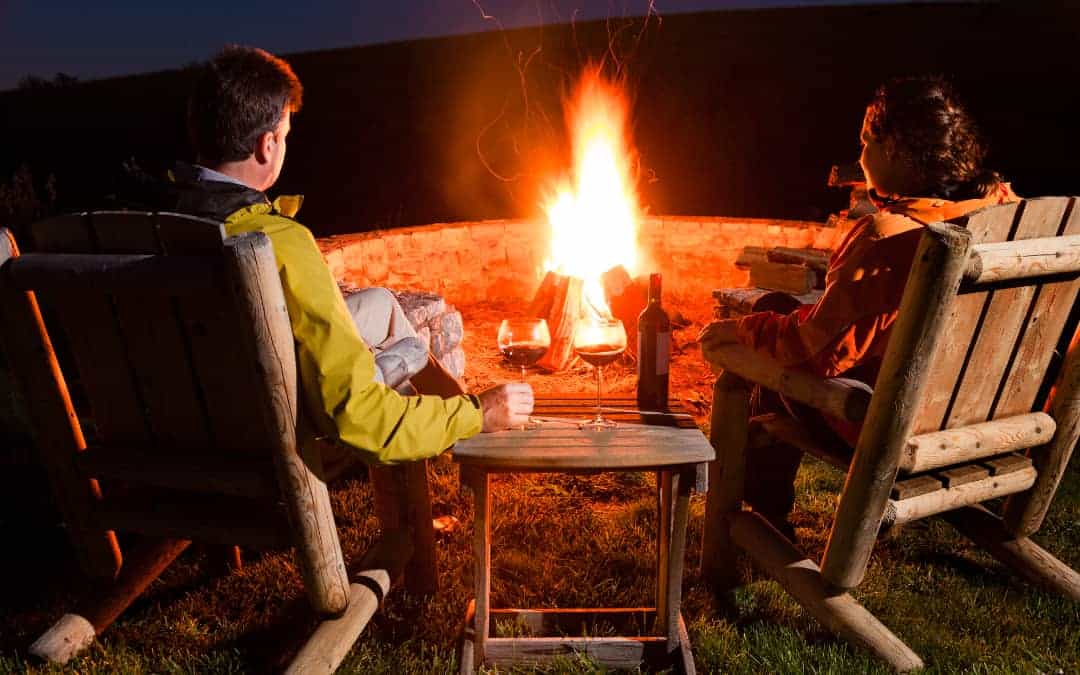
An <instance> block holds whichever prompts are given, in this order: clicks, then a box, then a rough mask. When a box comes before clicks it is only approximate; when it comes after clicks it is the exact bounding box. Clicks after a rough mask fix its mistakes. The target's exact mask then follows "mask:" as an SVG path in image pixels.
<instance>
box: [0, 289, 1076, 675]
mask: <svg viewBox="0 0 1080 675" xmlns="http://www.w3.org/2000/svg"><path fill="white" fill-rule="evenodd" d="M485 310H486V311H487V313H486V314H484V313H482V312H479V310H476V309H475V308H474V309H473V310H471V311H470V315H469V316H468V317H467V319H468V320H469V322H470V333H469V334H468V335H467V336H466V343H467V344H466V349H467V350H468V351H469V354H470V356H469V358H470V370H471V372H472V373H473V375H472V376H471V378H470V381H469V385H470V388H473V389H477V388H480V387H482V386H485V385H486V384H487V383H489V382H490V381H494V380H500V379H508V377H507V375H506V373H507V372H509V371H506V372H504V371H503V370H502V368H503V367H502V365H501V363H500V362H499V361H498V357H497V356H494V355H490V354H485V353H482V352H483V350H482V349H481V347H480V345H478V344H471V341H473V340H480V341H482V340H484V339H486V338H485V337H484V336H486V335H488V334H490V335H491V336H494V331H495V326H497V323H498V318H500V317H501V315H502V313H503V311H502V310H501V309H500V308H485ZM691 319H693V323H695V324H697V325H691V326H690V327H688V328H686V329H684V330H680V331H677V333H676V341H677V346H676V352H675V356H674V358H673V362H672V388H673V391H676V392H678V393H679V395H680V397H681V398H683V400H684V401H690V402H691V403H693V402H694V401H695V400H698V399H701V398H702V395H704V396H705V397H707V396H708V394H709V393H710V387H709V386H708V382H709V381H710V377H709V376H708V374H707V373H706V372H705V371H704V368H703V366H702V365H701V362H700V357H699V356H698V355H697V353H696V350H695V349H691V348H687V345H688V343H689V342H690V341H691V339H692V336H693V335H696V331H697V329H698V328H699V327H700V324H701V322H702V320H703V317H697V316H692V317H691ZM475 336H480V337H475ZM491 342H492V343H493V342H494V340H493V338H492V340H491ZM485 344H486V343H485ZM488 346H489V347H490V345H488ZM487 351H489V352H494V350H493V349H488V350H487ZM474 355H475V358H474ZM485 359H487V361H485ZM488 361H490V363H489V362H488ZM611 370H612V372H611V376H610V377H609V378H607V382H608V383H607V384H605V388H606V390H609V391H632V388H633V382H634V378H633V370H632V366H616V367H613V368H612V369H611ZM623 371H625V372H623ZM588 375H589V373H584V372H581V373H577V372H575V373H570V374H568V375H565V376H562V377H563V379H559V376H547V377H541V376H535V377H531V378H530V380H531V381H532V382H533V384H534V386H535V387H536V388H538V389H539V390H541V391H554V390H570V387H571V386H572V385H574V384H575V383H576V386H578V387H579V388H580V389H579V390H582V391H587V390H588V389H587V388H588V387H589V386H590V385H591V380H590V379H589V377H588ZM511 377H512V374H511ZM701 403H702V405H701V407H700V408H699V410H700V412H701V417H700V418H699V421H701V422H704V415H705V414H706V411H707V410H708V401H707V400H702V401H701ZM2 454H3V453H0V455H2ZM15 456H19V455H18V453H15ZM1078 466H1080V460H1078V459H1074V460H1073V463H1072V468H1071V470H1070V471H1068V472H1067V473H1066V476H1065V478H1064V480H1063V482H1062V485H1061V488H1060V489H1059V491H1058V494H1057V498H1056V500H1055V502H1054V505H1053V508H1052V509H1051V512H1050V515H1049V517H1048V519H1047V521H1046V523H1045V524H1044V526H1043V528H1042V529H1041V530H1040V532H1039V534H1038V535H1037V536H1036V537H1035V538H1036V540H1037V541H1039V542H1040V543H1041V544H1043V545H1044V546H1045V547H1046V548H1047V549H1049V550H1050V551H1051V552H1052V553H1053V554H1055V555H1057V556H1059V557H1060V558H1061V559H1062V560H1063V561H1064V562H1066V563H1068V564H1070V565H1072V566H1073V567H1074V568H1080V470H1078V469H1077V467H1078ZM432 477H433V510H434V512H435V515H444V514H453V515H455V516H457V517H458V518H459V519H460V521H461V526H460V527H458V528H456V529H454V530H452V531H450V532H445V533H442V534H440V535H439V539H438V569H439V581H440V586H441V591H440V593H439V594H438V595H437V596H436V597H432V598H418V597H410V596H409V595H408V594H407V593H405V592H404V591H403V590H402V589H396V590H394V591H393V592H392V593H391V594H390V596H389V598H388V600H387V602H386V603H385V605H384V607H383V609H382V610H381V611H380V612H379V613H378V614H376V616H375V618H374V619H373V620H372V622H371V624H370V625H369V626H368V628H367V630H366V631H365V632H364V634H363V635H362V636H361V638H360V640H359V641H358V643H357V644H356V646H355V647H354V649H353V650H352V652H351V653H350V654H349V656H348V657H347V658H346V660H345V662H344V663H343V664H342V667H341V669H340V671H339V672H343V673H365V674H367V673H387V674H391V673H393V674H397V673H456V672H457V663H458V649H459V644H460V636H461V629H462V625H463V619H464V612H465V606H466V604H467V602H468V600H469V598H470V597H471V596H472V592H471V584H472V572H471V568H472V554H471V542H472V499H471V497H470V496H469V495H468V493H467V492H466V491H464V490H459V488H458V477H457V467H456V466H455V465H454V464H453V462H452V461H450V458H448V457H445V456H444V457H441V458H439V459H438V460H436V461H435V462H433V463H432ZM0 483H2V484H3V485H4V487H5V489H3V490H0V500H2V501H0V536H2V537H3V539H4V541H6V542H8V546H7V547H6V550H5V552H6V553H7V555H5V556H0V574H2V577H0V578H3V579H4V580H5V581H4V582H3V585H2V589H3V591H2V592H3V596H2V599H0V672H22V671H31V672H79V673H87V674H90V673H115V672H123V673H136V672H147V671H151V672H155V673H157V672H160V673H204V672H213V673H232V672H267V671H274V670H280V669H281V668H282V667H283V666H284V664H286V663H288V661H289V659H290V657H291V656H292V655H293V654H295V652H296V650H297V649H298V648H299V647H300V645H301V644H302V643H303V641H304V639H305V638H306V637H307V636H309V635H310V634H311V632H312V630H313V629H314V626H315V623H316V619H315V618H314V617H313V616H312V615H311V613H310V612H309V611H308V609H307V605H306V601H305V599H304V597H303V590H302V588H301V585H300V576H299V573H298V571H297V569H296V567H295V565H294V564H293V562H292V559H291V555H290V553H289V552H282V551H279V552H270V553H263V554H256V553H249V554H246V557H245V566H244V569H243V570H241V571H239V572H234V573H229V572H227V571H225V570H224V569H223V566H222V563H221V560H222V557H223V556H222V555H221V553H220V552H219V551H215V550H214V549H208V548H202V547H193V548H192V549H189V551H188V552H187V553H185V554H184V555H183V556H181V558H180V559H179V560H178V561H177V562H176V563H174V564H173V566H172V567H170V568H169V569H168V570H167V571H166V572H165V573H164V574H163V575H162V576H161V578H160V579H158V580H157V581H156V582H154V583H153V584H151V586H150V587H149V588H148V589H147V591H146V592H145V593H144V594H143V596H142V597H141V598H140V599H139V600H138V601H137V602H136V603H135V604H134V605H133V606H132V607H131V608H130V609H129V610H128V611H127V612H125V613H124V614H123V615H122V616H121V618H120V619H119V620H118V621H117V622H116V623H115V624H114V625H113V626H112V627H111V628H110V629H109V630H108V631H107V632H106V633H105V634H104V635H103V636H102V638H101V639H99V640H98V641H97V642H96V643H95V644H94V646H93V647H91V648H90V649H89V650H88V651H87V652H86V653H85V654H84V655H83V656H81V657H80V658H78V659H76V660H74V661H73V662H72V663H71V664H69V666H68V667H66V668H54V667H42V666H41V665H40V664H35V663H28V661H27V648H28V647H29V645H30V643H31V642H33V640H34V639H35V638H36V637H37V636H38V635H40V634H41V633H42V632H43V631H44V630H45V629H46V628H48V626H49V625H50V624H51V623H52V622H53V621H55V620H56V619H57V618H58V617H59V616H60V615H61V614H62V613H63V612H65V611H68V610H70V609H71V608H72V607H73V606H74V604H75V601H76V600H77V599H78V598H80V597H82V596H83V595H84V594H85V593H86V591H87V587H86V584H85V582H83V581H82V580H81V578H80V577H79V576H78V574H77V571H76V570H75V569H74V565H73V562H72V556H71V554H70V552H69V551H68V549H67V545H66V543H65V538H64V533H63V530H62V528H61V527H60V526H59V525H57V524H56V518H55V517H54V516H52V515H51V511H50V506H49V495H48V490H47V488H46V487H45V484H44V481H43V480H42V477H41V476H40V475H39V474H38V473H36V472H35V470H33V469H32V468H29V467H27V466H26V462H15V463H14V464H8V465H3V466H0ZM842 483H843V476H842V475H840V474H839V473H837V472H835V471H834V470H832V469H830V468H828V467H826V466H824V465H822V464H820V463H817V462H815V461H813V460H806V461H805V462H804V463H803V467H802V470H801V471H800V472H799V477H798V495H799V496H798V500H797V503H796V510H795V514H794V517H793V521H794V524H795V526H796V530H797V533H798V537H799V540H800V541H799V545H800V547H801V548H802V550H803V551H804V552H806V553H807V554H808V555H809V556H810V557H811V558H813V559H820V556H821V553H822V551H823V550H824V546H825V540H826V537H827V535H828V529H829V525H830V524H831V518H832V510H833V508H834V505H835V498H836V495H837V493H838V492H839V490H840V487H841V485H842ZM493 484H494V494H495V502H494V508H493V513H494V523H493V537H494V548H493V552H492V557H493V576H492V597H493V604H494V606H496V607H582V606H585V607H587V606H601V607H602V606H608V607H635V606H649V605H651V604H652V597H653V592H654V581H653V573H654V567H653V565H654V561H655V555H656V552H655V542H654V536H653V532H654V531H655V525H656V514H655V510H654V500H655V496H654V490H655V483H654V479H653V476H652V475H651V474H642V473H628V474H599V475H594V476H574V475H562V474H543V475H531V476H503V477H499V478H497V479H495V480H494V482H493ZM331 498H332V501H333V506H334V512H335V515H336V518H337V524H338V529H339V532H340V537H341V542H342V547H343V549H344V552H345V557H346V560H347V561H357V560H359V559H360V557H361V556H362V555H363V553H364V551H365V550H366V549H367V547H368V546H369V545H370V544H371V542H372V541H373V540H374V538H375V537H376V535H377V533H378V524H377V521H376V519H375V516H374V510H373V506H372V497H371V491H370V488H369V485H368V482H367V480H366V478H365V477H364V476H363V475H353V476H350V477H346V478H344V479H342V480H340V481H338V482H336V483H335V484H333V485H332V486H331ZM703 511H704V497H703V496H699V495H695V496H694V497H693V500H692V502H691V511H690V526H689V537H688V554H687V556H688V557H687V565H686V570H685V577H684V584H683V589H684V590H683V612H684V616H685V617H686V620H687V623H688V628H689V632H690V637H691V641H692V643H693V650H694V657H695V659H696V662H697V668H698V672H702V673H720V672H723V673H755V674H756V673H849V672H859V673H879V672H882V673H883V672H886V670H885V668H884V667H883V666H882V665H881V664H880V663H878V662H876V661H874V660H873V659H871V658H870V657H869V656H867V655H866V654H865V653H863V652H861V651H858V650H856V649H854V648H852V647H850V646H848V645H847V644H846V643H844V642H841V641H839V640H837V639H835V638H833V637H832V636H831V635H830V634H829V633H828V632H826V631H825V630H824V629H823V628H822V627H821V626H820V625H819V624H818V623H817V622H816V621H815V620H813V619H812V618H810V617H809V616H808V615H807V614H806V613H805V612H804V611H803V610H802V609H800V607H799V606H798V605H797V604H796V603H795V602H794V601H792V600H791V599H790V598H789V597H788V596H787V595H786V594H784V593H783V592H782V591H781V590H780V588H779V586H777V585H776V584H775V583H773V582H771V581H768V580H766V579H765V578H763V577H762V576H761V575H752V576H751V577H750V583H748V584H747V585H746V586H744V587H743V588H741V589H739V590H738V591H737V592H736V593H735V596H734V600H735V602H734V603H732V605H731V606H727V607H725V608H723V609H721V608H720V607H719V606H718V605H717V603H716V602H715V600H714V598H713V596H712V593H711V592H710V591H709V590H708V589H707V587H706V585H705V584H704V582H703V581H702V579H701V578H700V577H699V576H698V572H697V561H698V556H699V555H700V550H701V531H702V517H703V516H702V514H703ZM855 596H856V597H857V598H858V599H859V600H860V601H861V602H862V603H864V604H865V605H866V607H867V608H868V609H869V610H870V611H871V612H873V613H874V614H875V615H877V616H878V618H880V619H881V620H882V621H883V622H884V623H885V625H886V626H888V627H889V628H891V629H892V630H893V631H894V632H896V633H897V634H898V635H899V636H900V638H901V639H903V640H904V641H905V642H907V643H908V644H909V645H910V646H911V647H912V648H913V649H914V650H915V651H916V652H917V653H919V654H920V655H921V656H922V657H923V659H924V660H925V661H926V663H927V664H928V670H929V671H930V672H943V673H954V672H955V673H978V674H982V673H1014V672H1016V673H1074V672H1080V605H1077V604H1076V603H1072V602H1069V601H1067V600H1065V599H1063V598H1059V597H1056V596H1053V595H1050V594H1047V593H1044V592H1042V591H1039V590H1037V589H1035V588H1033V587H1031V586H1029V585H1027V584H1025V583H1023V582H1021V581H1020V580H1019V579H1018V578H1017V577H1016V576H1014V575H1012V574H1011V573H1010V572H1009V571H1008V570H1006V569H1005V568H1003V567H1002V566H1001V565H1000V564H998V563H997V562H996V561H995V560H994V559H992V558H991V557H989V556H988V555H986V554H984V553H983V552H981V551H980V550H979V549H978V548H976V547H974V545H972V544H970V543H969V542H968V541H966V540H965V539H963V538H961V537H959V536H958V535H957V534H955V533H954V532H953V531H952V530H951V529H950V528H949V527H948V526H947V525H945V524H944V523H942V522H939V521H936V520H933V519H931V520H928V521H920V522H917V523H914V524H911V525H909V526H907V527H904V528H902V529H901V531H900V532H899V533H897V534H896V535H895V536H892V537H890V538H888V539H885V540H882V541H881V542H879V544H878V546H877V548H876V549H875V553H874V556H873V557H872V559H871V563H870V568H869V570H868V572H867V575H866V580H865V581H864V582H863V584H862V585H860V586H859V588H858V589H856V591H855ZM498 629H499V630H501V631H503V632H504V633H505V634H513V631H515V630H518V629H517V628H516V627H515V626H501V627H499V628H498ZM515 672H550V673H597V672H603V671H602V670H600V669H598V668H597V667H596V666H595V665H594V664H591V663H590V662H588V661H587V660H585V659H565V660H563V661H560V662H558V663H556V664H554V665H552V666H551V667H550V668H547V669H545V670H541V671H534V670H530V669H519V670H517V671H515Z"/></svg>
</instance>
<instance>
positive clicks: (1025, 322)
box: [914, 198, 1072, 434]
mask: <svg viewBox="0 0 1080 675" xmlns="http://www.w3.org/2000/svg"><path fill="white" fill-rule="evenodd" d="M1070 204H1071V200H1069V199H1066V198H1044V199H1031V200H1027V201H1026V202H1022V203H1021V204H1019V205H1015V206H1012V207H994V208H991V209H988V210H984V211H980V212H977V213H975V214H972V215H971V216H969V217H968V218H966V219H965V220H966V227H967V228H968V230H969V231H971V233H972V237H973V241H974V242H977V243H984V244H985V243H996V242H1000V241H1016V240H1021V239H1033V238H1039V237H1053V236H1056V235H1058V234H1061V233H1062V232H1063V231H1064V230H1065V229H1066V227H1067V226H1068V225H1069V221H1070V219H1071V215H1070V214H1071V207H1070ZM1058 283H1060V284H1066V285H1067V284H1071V283H1072V282H1071V281H1067V282H1058ZM1051 285H1053V284H1047V285H1046V287H1049V286H1051ZM1043 288H1044V285H1043V284H1041V283H1040V281H1039V280H1038V279H1037V278H1033V279H1031V283H1030V284H1027V285H1025V284H1023V283H1011V284H1008V285H1005V286H1002V287H998V288H995V287H993V285H989V286H985V287H984V286H980V287H975V288H973V289H971V290H969V291H967V292H963V293H962V294H961V295H960V296H959V297H958V298H957V299H956V302H955V306H954V311H953V314H952V316H951V317H950V322H949V326H948V330H947V332H946V336H947V337H946V339H945V344H942V345H940V346H939V348H938V352H937V353H936V354H935V355H934V358H935V368H934V371H933V372H934V376H933V377H932V379H931V381H930V383H929V384H928V386H927V390H926V392H925V395H924V403H923V407H922V410H921V412H920V415H919V417H918V419H917V420H916V424H915V428H914V432H915V433H917V434H919V433H929V432H933V431H937V430H941V429H953V428H957V427H963V426H967V425H970V424H978V423H980V422H985V421H987V420H990V419H996V418H998V417H1005V416H1011V415H1017V414H1021V413H1025V412H1029V411H1030V406H1031V403H1032V401H1033V400H1034V397H1035V395H1036V393H1037V391H1038V387H1039V384H1040V383H1041V377H1042V374H1043V373H1044V372H1045V363H1043V364H1041V366H1039V367H1038V368H1036V367H1035V366H1036V365H1038V364H1032V363H1031V359H1030V358H1028V357H1030V355H1031V354H1033V353H1034V352H1033V351H1032V350H1033V349H1034V350H1037V349H1039V348H1040V345H1039V344H1032V343H1033V342H1034V343H1041V344H1043V345H1049V347H1050V349H1051V350H1052V345H1053V341H1054V340H1056V339H1057V337H1058V336H1059V335H1060V331H1061V329H1062V324H1063V321H1064V319H1063V318H1062V320H1061V321H1057V320H1056V319H1057V318H1058V317H1057V313H1059V312H1060V311H1062V310H1061V308H1060V307H1059V306H1058V305H1059V303H1061V301H1062V295H1063V294H1062V292H1061V291H1054V292H1053V293H1051V294H1049V296H1046V297H1044V295H1043V293H1042V291H1043ZM1064 294H1065V295H1068V291H1067V289H1066V290H1065V292H1064ZM1055 307H1057V309H1056V310H1055ZM1063 311H1065V312H1066V313H1067V311H1068V310H1067V309H1066V310H1063ZM1048 312H1049V315H1048ZM1048 316H1049V318H1051V319H1054V321H1050V322H1048V323H1042V322H1043V320H1044V319H1045V318H1047V317H1048ZM1051 324H1054V325H1051ZM1044 325H1045V330H1043V326H1044ZM1055 331H1056V333H1057V335H1055V336H1054V337H1053V338H1050V337H1048V335H1049V334H1050V333H1052V332H1055ZM1047 341H1049V342H1047ZM1036 370H1038V371H1039V372H1036ZM1014 373H1015V376H1016V377H1015V379H1016V382H1015V383H1013V384H1010V380H1012V379H1013V374H1014ZM1021 381H1023V383H1022V384H1021ZM1017 387H1019V389H1017ZM1007 392H1008V398H1007V400H1006V403H1007V405H1004V406H1003V405H1000V401H1001V400H1003V399H1004V397H1005V395H1006V393H1007ZM1023 399H1026V406H1027V407H1024V406H1023V405H1021V403H1022V402H1023Z"/></svg>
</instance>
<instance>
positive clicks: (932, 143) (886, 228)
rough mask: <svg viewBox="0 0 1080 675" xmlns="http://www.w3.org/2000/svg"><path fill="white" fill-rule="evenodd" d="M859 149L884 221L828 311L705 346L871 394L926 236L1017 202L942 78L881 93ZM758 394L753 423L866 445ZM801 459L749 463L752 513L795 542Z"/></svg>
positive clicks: (898, 83)
mask: <svg viewBox="0 0 1080 675" xmlns="http://www.w3.org/2000/svg"><path fill="white" fill-rule="evenodd" d="M860 140H861V141H862V155H861V157H860V158H859V164H860V165H861V166H862V169H863V173H864V174H865V176H866V182H867V187H868V188H869V190H870V194H871V197H872V198H873V199H874V201H875V204H876V205H877V206H878V208H879V209H880V210H879V211H878V212H877V213H874V214H871V215H868V216H866V217H864V218H862V219H861V220H860V221H859V222H858V223H856V224H855V227H854V228H852V230H851V232H849V233H848V234H847V236H846V237H845V238H844V240H843V242H842V243H841V244H840V246H839V247H838V248H837V250H836V252H835V253H834V254H833V256H832V258H831V259H830V260H829V269H828V272H827V273H826V277H825V292H824V293H823V294H822V296H821V298H820V299H819V300H818V302H817V303H816V304H813V305H804V306H802V307H800V308H799V309H797V310H796V311H794V312H793V313H791V314H788V315H780V314H776V313H774V312H760V313H755V314H750V315H748V316H745V317H743V318H741V319H732V320H726V321H716V322H713V323H712V324H710V325H708V326H706V327H705V329H704V330H703V331H702V332H701V335H700V336H699V340H700V342H701V343H702V346H703V347H710V346H715V345H718V344H723V343H731V342H739V343H742V344H744V345H747V346H749V347H751V348H753V349H755V350H757V351H761V352H763V353H766V354H768V355H770V356H771V357H773V358H775V359H777V360H778V361H780V362H781V363H783V364H784V365H786V366H792V367H799V368H802V369H804V370H807V371H810V372H812V373H815V374H817V375H821V376H823V377H846V378H851V379H855V380H858V381H860V382H863V383H866V384H868V385H873V383H874V381H875V380H876V379H877V373H878V369H879V368H880V367H881V360H882V357H883V356H884V354H885V349H886V347H887V345H888V338H889V332H890V329H891V327H892V324H893V322H894V321H895V320H896V314H897V310H898V309H899V307H900V298H901V296H902V295H903V291H904V284H905V283H906V282H907V276H908V272H909V271H910V268H911V263H912V260H913V258H914V256H915V249H916V247H917V246H918V243H919V239H920V238H921V236H922V228H923V226H924V225H925V224H927V223H931V222H936V221H943V220H949V219H951V218H956V217H959V216H963V215H965V214H967V213H970V212H972V211H975V210H976V209H980V208H983V207H985V206H991V205H995V204H1003V203H1006V202H1010V201H1016V200H1017V197H1016V195H1015V194H1013V192H1012V190H1011V189H1010V188H1009V185H1008V184H1007V183H1005V182H1003V181H1002V180H1001V178H1000V176H998V175H997V174H996V173H994V172H993V171H989V170H988V169H986V168H985V167H984V166H983V160H984V158H985V156H986V147H985V145H984V143H983V142H982V140H981V139H980V137H979V134H978V132H977V130H976V128H975V124H974V122H973V120H972V119H971V117H970V115H969V114H968V113H967V111H966V110H965V109H964V107H963V106H962V105H961V104H960V102H959V101H958V100H957V98H956V95H955V93H954V92H953V90H952V87H950V86H949V84H948V83H947V82H945V81H944V80H943V79H941V78H938V77H912V78H903V79H897V80H892V81H890V82H888V83H887V84H885V85H883V86H882V87H881V88H879V89H878V90H877V92H876V93H875V95H874V98H873V100H872V101H871V102H870V104H869V106H867V109H866V115H865V117H864V120H863V127H862V133H861V135H860ZM757 394H758V395H757V396H755V399H756V405H755V406H754V408H755V410H754V414H761V413H763V412H768V411H770V410H773V411H775V410H777V406H782V407H783V408H786V409H787V412H790V413H792V414H795V415H796V416H798V417H799V418H800V419H801V420H803V421H804V422H805V423H807V424H808V425H810V426H812V427H816V430H817V431H818V432H820V433H822V434H827V435H830V436H832V440H836V441H838V440H840V439H842V440H843V441H844V442H846V443H847V444H848V445H849V446H854V444H855V441H856V440H857V438H858V433H859V429H858V427H856V426H852V425H845V424H843V423H841V422H840V421H839V420H833V419H826V418H824V417H823V416H821V415H820V414H818V413H816V412H815V411H811V410H808V409H806V408H804V407H801V406H795V405H792V404H790V403H788V402H786V401H779V400H778V397H776V396H775V395H774V394H771V392H757ZM837 436H838V437H839V439H837ZM800 458H801V453H800V452H799V451H798V450H796V449H794V448H791V447H789V446H774V447H771V448H763V449H761V450H759V451H757V452H754V453H750V455H749V456H748V457H747V467H746V468H747V477H746V500H747V502H749V503H750V504H751V505H752V506H753V507H754V509H755V510H756V511H758V512H759V513H761V514H762V515H764V516H765V517H766V518H768V519H769V520H770V521H771V522H772V523H773V524H774V525H776V526H777V527H778V528H779V529H780V530H781V531H783V532H785V533H786V534H788V535H789V536H790V535H791V534H793V530H792V528H791V526H790V525H789V524H788V523H787V521H786V519H787V514H788V513H789V511H790V510H791V506H792V504H793V502H794V479H795V472H796V470H797V469H798V465H799V461H800Z"/></svg>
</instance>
